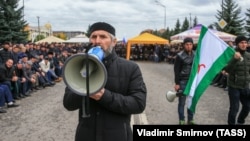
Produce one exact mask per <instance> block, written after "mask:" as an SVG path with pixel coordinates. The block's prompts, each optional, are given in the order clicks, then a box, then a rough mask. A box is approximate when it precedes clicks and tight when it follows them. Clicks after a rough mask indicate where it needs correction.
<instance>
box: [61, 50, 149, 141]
mask: <svg viewBox="0 0 250 141" xmlns="http://www.w3.org/2000/svg"><path fill="white" fill-rule="evenodd" d="M103 63H104V65H105V67H106V70H107V74H108V76H107V83H106V85H105V93H104V95H103V96H102V98H101V99H100V100H99V101H95V100H93V99H91V98H90V99H89V102H90V106H89V112H90V116H89V117H87V118H82V117H81V116H82V112H83V109H82V99H83V96H79V95H77V94H74V93H73V92H72V91H71V90H70V89H69V88H68V87H66V89H65V94H64V100H63V104H64V107H65V108H66V109H67V110H70V111H73V110H77V109H78V110H79V123H78V126H77V131H76V136H75V141H83V140H84V141H132V140H133V135H132V130H131V125H130V118H131V115H132V114H139V113H142V112H143V111H144V109H145V107H146V94H147V89H146V85H145V83H144V80H143V77H142V73H141V70H140V68H139V66H138V65H137V64H136V63H135V62H132V61H128V60H125V59H123V58H119V57H118V56H117V54H116V53H115V52H114V51H113V53H112V54H111V55H109V56H108V57H107V58H104V60H103ZM85 98H86V97H85Z"/></svg>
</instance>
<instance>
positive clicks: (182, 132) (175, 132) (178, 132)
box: [136, 129, 246, 138]
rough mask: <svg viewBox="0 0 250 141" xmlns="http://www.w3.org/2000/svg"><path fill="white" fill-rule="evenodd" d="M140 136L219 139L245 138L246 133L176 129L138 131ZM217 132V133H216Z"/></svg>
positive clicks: (226, 130)
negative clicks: (207, 137)
mask: <svg viewBox="0 0 250 141" xmlns="http://www.w3.org/2000/svg"><path fill="white" fill-rule="evenodd" d="M136 131H137V134H138V136H158V137H160V136H162V137H163V136H191V137H192V136H201V137H204V136H216V137H217V138H219V137H222V136H241V137H243V138H245V136H246V133H245V132H246V131H245V130H244V129H231V130H229V129H217V130H216V131H213V130H208V131H200V130H199V131H196V130H194V129H189V130H183V129H176V130H171V129H168V130H160V129H154V130H150V131H148V130H146V129H137V130H136ZM215 132H216V133H215Z"/></svg>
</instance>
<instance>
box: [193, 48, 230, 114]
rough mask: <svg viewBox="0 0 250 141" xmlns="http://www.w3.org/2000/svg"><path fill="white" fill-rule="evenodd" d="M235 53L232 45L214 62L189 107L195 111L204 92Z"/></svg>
mask: <svg viewBox="0 0 250 141" xmlns="http://www.w3.org/2000/svg"><path fill="white" fill-rule="evenodd" d="M233 55H234V51H233V50H232V49H231V47H229V46H228V48H227V49H226V50H225V51H224V52H223V54H222V55H221V56H220V57H219V58H218V59H217V60H216V61H215V62H214V64H213V65H212V66H211V68H210V69H209V70H208V72H207V73H206V74H205V76H204V77H203V79H202V80H201V81H200V83H199V84H198V86H197V88H196V90H195V94H194V97H193V98H192V105H191V107H190V108H189V109H190V110H191V111H193V112H195V107H196V105H197V103H198V101H199V99H200V97H201V95H202V94H203V93H204V91H205V90H206V89H207V88H208V86H209V85H210V83H211V82H212V80H213V79H214V77H215V76H216V75H217V74H218V73H219V72H220V71H221V70H222V69H223V68H224V67H225V65H226V64H227V62H228V61H229V60H230V59H231V58H232V56H233Z"/></svg>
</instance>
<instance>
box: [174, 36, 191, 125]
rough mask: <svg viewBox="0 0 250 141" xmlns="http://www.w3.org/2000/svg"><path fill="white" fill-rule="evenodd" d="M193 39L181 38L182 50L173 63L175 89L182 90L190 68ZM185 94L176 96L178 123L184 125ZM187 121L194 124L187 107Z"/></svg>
mask: <svg viewBox="0 0 250 141" xmlns="http://www.w3.org/2000/svg"><path fill="white" fill-rule="evenodd" d="M193 45H194V44H193V39H192V38H189V37H187V38H185V39H184V40H183V50H182V51H180V52H179V53H178V54H177V56H176V60H175V63H174V74H175V75H174V76H175V86H174V88H175V91H176V92H177V93H178V92H184V90H185V88H186V85H187V82H188V79H189V76H190V73H191V69H192V64H193V59H194V55H195V52H194V50H193ZM186 97H187V96H186V95H183V94H182V95H179V96H178V100H179V101H178V116H179V124H180V125H184V124H186V122H185V115H184V114H185V112H184V110H185V103H186ZM187 115H188V117H187V123H188V124H194V121H193V117H194V113H193V112H192V111H191V110H189V109H187Z"/></svg>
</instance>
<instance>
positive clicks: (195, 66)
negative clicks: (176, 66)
mask: <svg viewBox="0 0 250 141" xmlns="http://www.w3.org/2000/svg"><path fill="white" fill-rule="evenodd" d="M207 30H208V29H207V28H205V27H204V26H202V28H201V32H200V37H199V41H198V47H197V48H196V54H195V58H194V62H193V65H192V72H198V66H199V62H200V52H201V51H200V50H201V43H202V42H201V41H202V40H203V37H204V36H205V34H206V33H207ZM196 74H197V73H191V74H190V77H189V80H188V83H187V86H186V89H185V91H184V95H188V94H189V92H190V89H191V86H192V83H191V82H193V81H194V78H195V76H196Z"/></svg>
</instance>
